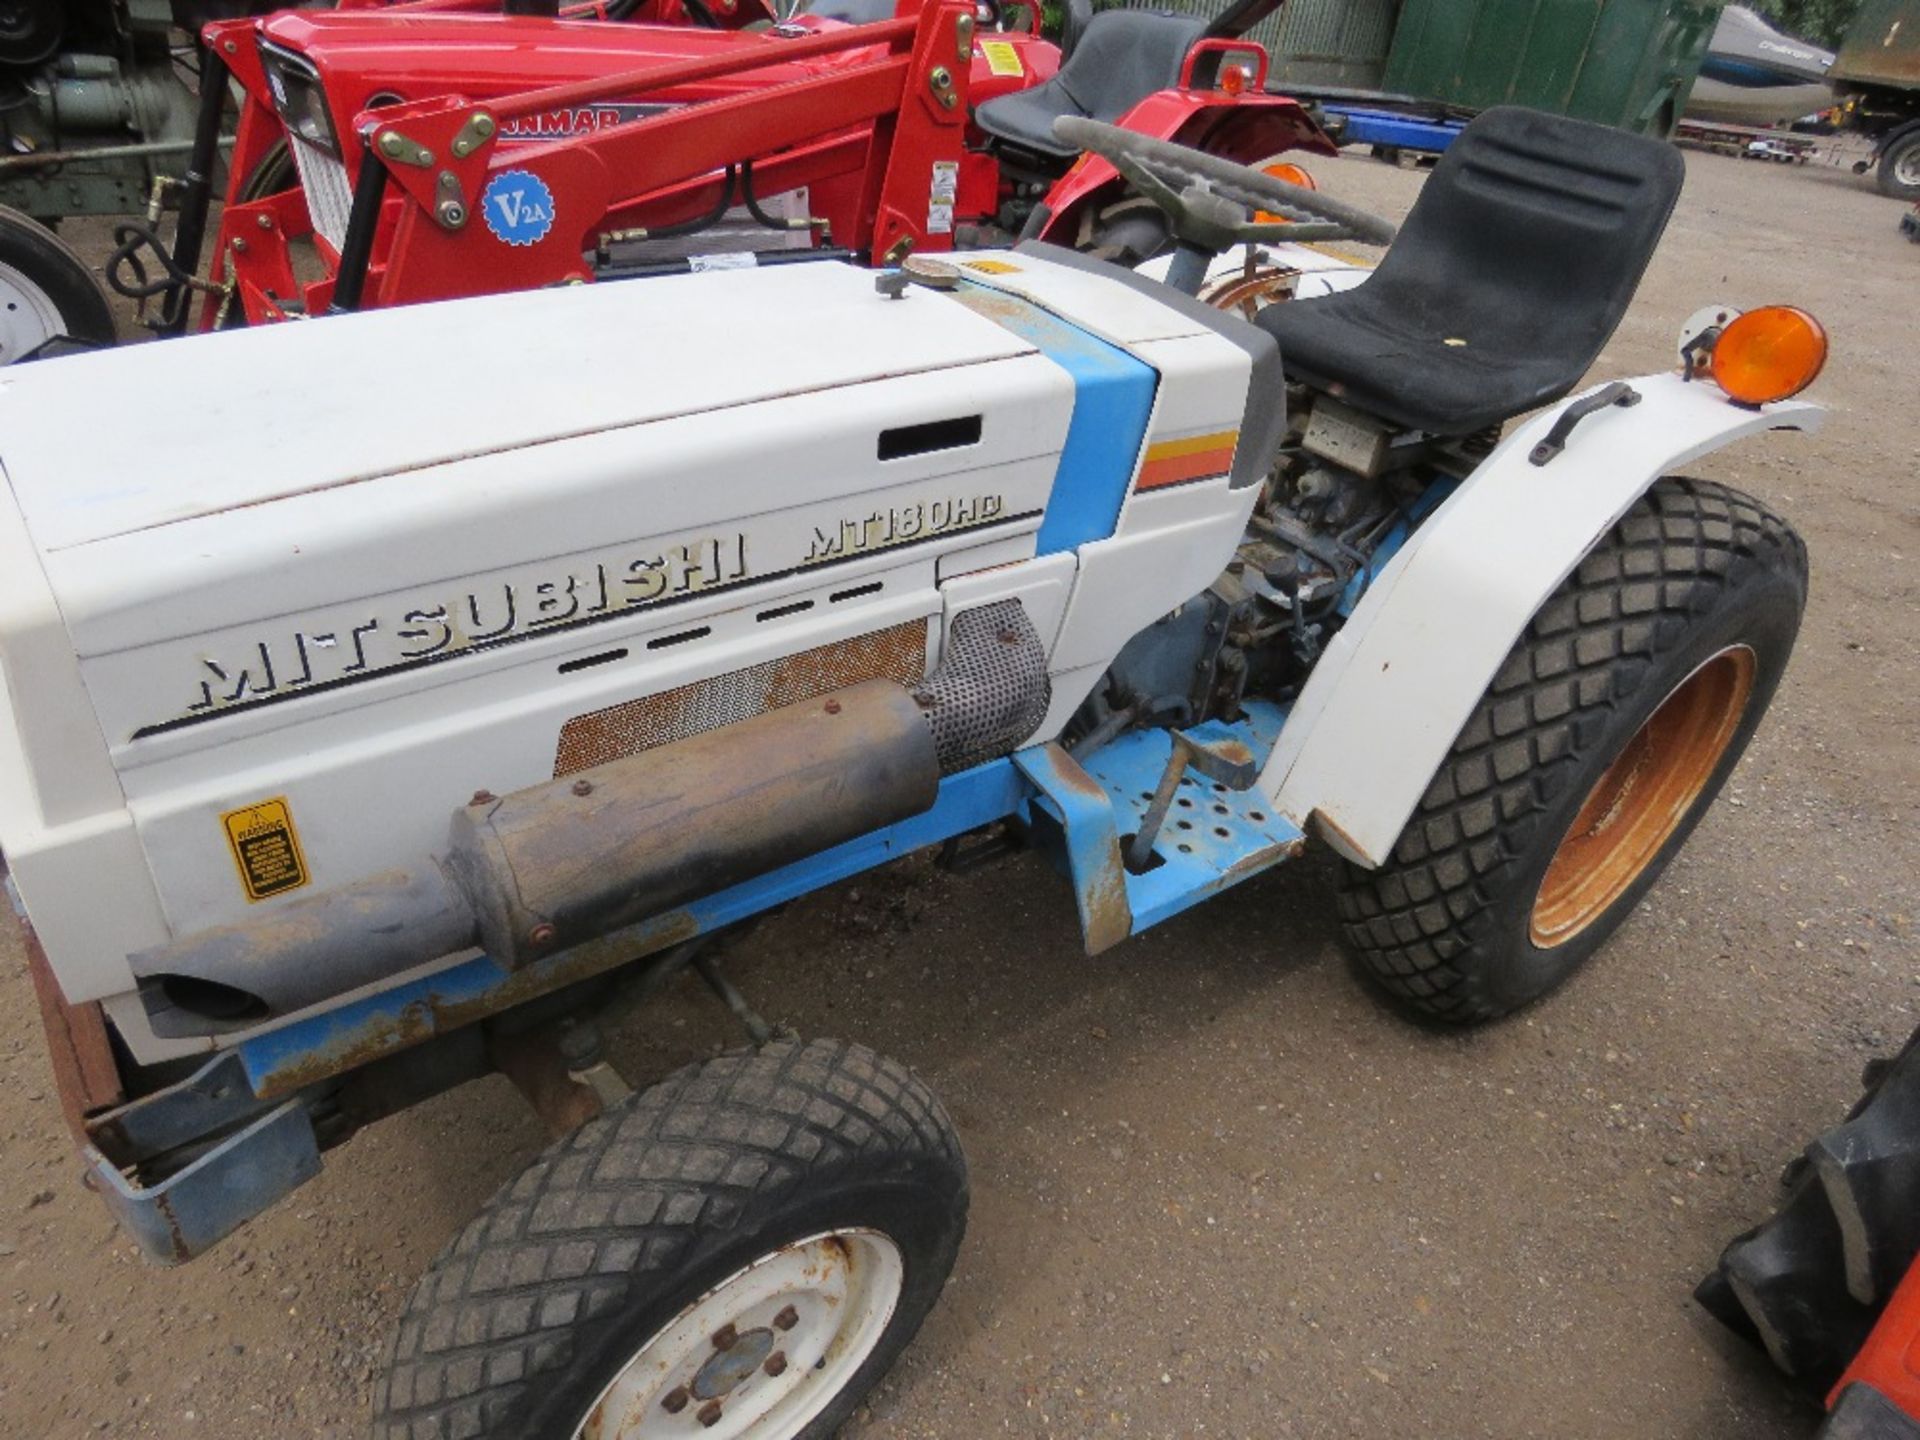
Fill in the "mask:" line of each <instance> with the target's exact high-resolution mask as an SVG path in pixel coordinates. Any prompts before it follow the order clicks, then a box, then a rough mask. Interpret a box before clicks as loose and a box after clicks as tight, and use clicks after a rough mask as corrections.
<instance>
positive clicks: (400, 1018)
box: [255, 910, 700, 1100]
mask: <svg viewBox="0 0 1920 1440" xmlns="http://www.w3.org/2000/svg"><path fill="white" fill-rule="evenodd" d="M699 933H700V922H699V921H698V920H697V919H695V918H694V917H693V916H692V915H690V914H688V913H687V912H686V911H684V910H680V911H674V912H672V913H670V914H667V915H662V916H660V917H658V918H657V919H653V920H647V921H643V922H641V923H640V924H638V925H632V926H628V927H627V928H626V929H623V930H619V931H616V932H615V933H614V934H612V935H607V936H603V937H602V938H600V939H598V940H590V941H588V942H586V943H585V944H582V945H576V946H574V947H573V948H572V949H570V950H566V951H563V952H561V953H560V954H557V955H552V956H548V957H547V958H545V959H543V960H539V961H536V962H535V963H534V964H532V965H528V966H527V967H525V968H524V969H521V970H516V971H513V972H511V974H507V973H506V972H503V980H502V983H501V984H499V985H497V986H494V987H493V988H491V989H489V990H488V991H487V992H486V993H485V994H484V995H482V996H480V997H479V998H477V999H473V1000H462V1001H443V1000H441V999H438V998H437V997H429V998H428V999H427V1000H425V1001H423V1002H420V1003H416V1004H413V1005H408V1006H407V1007H405V1008H404V1009H403V1010H401V1011H400V1012H399V1013H398V1014H397V1015H376V1016H373V1017H371V1018H370V1019H369V1020H368V1021H367V1022H366V1023H365V1024H364V1025H361V1026H359V1027H357V1028H356V1029H354V1030H352V1031H350V1032H348V1033H347V1034H345V1035H342V1036H340V1037H339V1038H338V1039H337V1040H336V1041H335V1042H334V1043H333V1044H331V1045H329V1046H327V1047H326V1048H325V1049H323V1050H316V1051H313V1052H311V1053H309V1054H307V1055H306V1056H304V1057H303V1058H302V1059H301V1060H299V1061H298V1062H296V1063H294V1064H290V1065H285V1066H282V1067H281V1068H280V1069H278V1070H273V1071H270V1072H268V1073H267V1074H265V1075H263V1076H261V1077H260V1081H259V1084H258V1085H257V1086H256V1087H255V1093H256V1094H257V1095H258V1096H259V1097H260V1098H261V1099H262V1100H271V1099H275V1098H278V1097H280V1096H283V1095H290V1094H292V1093H294V1092H295V1091H297V1090H301V1089H304V1088H305V1087H306V1086H308V1085H311V1084H313V1083H314V1082H316V1081H319V1080H326V1079H330V1078H331V1077H333V1076H335V1075H339V1074H342V1073H344V1072H345V1071H348V1070H355V1069H358V1068H359V1067H360V1066H362V1065H365V1064H368V1063H369V1062H371V1061H374V1060H378V1059H381V1058H382V1057H384V1056H387V1055H391V1054H393V1053H394V1052H396V1051H399V1050H405V1049H407V1048H409V1047H411V1046H414V1045H418V1044H420V1043H421V1042H422V1041H425V1040H430V1039H432V1038H433V1037H434V1036H435V1035H438V1034H444V1033H445V1032H446V1031H449V1030H458V1029H459V1028H461V1027H462V1026H464V1025H471V1024H473V1023H474V1022H475V1021H479V1020H484V1019H486V1018H487V1017H488V1016H490V1015H497V1014H499V1013H500V1012H501V1011H502V1010H509V1009H511V1008H512V1007H514V1006H515V1005H520V1004H524V1003H525V1002H526V1001H528V1000H533V999H537V998H538V997H540V996H542V995H545V994H547V993H548V992H549V991H552V990H558V989H561V988H563V987H564V986H567V985H572V984H575V983H576V982H578V981H581V980H589V979H592V978H593V977H594V976H596V975H602V974H605V973H606V972H607V971H609V970H614V969H617V968H619V967H620V966H622V965H627V964H631V963H632V962H634V961H636V960H643V959H645V958H646V957H647V956H649V955H654V954H657V953H658V952H660V951H662V950H665V949H667V948H669V947H670V946H674V945H678V944H680V943H682V942H683V941H687V940H691V939H693V938H694V937H695V936H696V935H698V934H699Z"/></svg>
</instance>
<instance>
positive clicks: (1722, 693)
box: [1340, 478, 1807, 1024]
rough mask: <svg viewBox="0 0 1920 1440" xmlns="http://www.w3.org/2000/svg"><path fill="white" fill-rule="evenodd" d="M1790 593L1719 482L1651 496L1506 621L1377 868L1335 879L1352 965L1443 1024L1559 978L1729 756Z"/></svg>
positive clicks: (1778, 534)
mask: <svg viewBox="0 0 1920 1440" xmlns="http://www.w3.org/2000/svg"><path fill="white" fill-rule="evenodd" d="M1806 593H1807V557H1806V548H1805V546H1804V545H1802V544H1801V541H1800V538H1799V536H1797V535H1796V534H1795V533H1794V532H1793V530H1792V528H1791V527H1790V526H1789V525H1788V524H1787V523H1786V521H1784V520H1782V519H1781V518H1780V517H1779V516H1777V515H1775V514H1774V513H1773V512H1772V511H1770V510H1768V509H1767V508H1766V507H1765V506H1764V505H1762V504H1761V503H1760V502H1759V501H1757V500H1755V499H1753V498H1752V497H1750V496H1747V495H1743V494H1741V493H1740V492H1739V491H1737V490H1730V489H1728V488H1726V487H1725V486H1722V485H1715V484H1711V483H1708V482H1706V481H1700V480H1687V479H1680V478H1668V479H1663V480H1660V481H1658V482H1657V483H1656V484H1655V485H1654V486H1653V488H1652V489H1651V490H1649V491H1648V493H1647V494H1646V495H1645V496H1644V497H1643V498H1642V499H1641V500H1640V501H1639V502H1638V503H1637V504H1636V505H1634V507H1633V508H1632V509H1631V510H1630V511H1628V513H1627V514H1626V515H1625V516H1624V517H1623V518H1622V519H1621V520H1620V522H1619V524H1617V525H1616V526H1614V528H1613V529H1612V530H1611V531H1610V532H1609V533H1608V534H1607V535H1606V536H1605V537H1604V538H1603V539H1602V540H1601V541H1600V542H1599V543H1598V544H1597V545H1596V546H1595V547H1594V548H1593V550H1592V551H1591V552H1589V553H1588V555H1587V556H1586V557H1585V558H1584V559H1583V560H1582V561H1581V562H1580V564H1579V566H1578V567H1577V568H1576V569H1575V570H1574V572H1573V574H1571V575H1570V576H1568V578H1567V579H1566V580H1565V581H1564V582H1563V583H1562V584H1561V586H1560V588H1559V589H1558V590H1557V591H1556V592H1555V593H1554V595H1553V596H1552V598H1551V599H1549V600H1548V601H1547V603H1546V604H1545V605H1543V606H1542V607H1541V608H1540V611H1539V613H1537V614H1536V615H1535V616H1534V617H1533V620H1532V621H1531V622H1530V623H1529V624H1528V626H1527V629H1526V632H1525V633H1524V634H1523V635H1522V636H1521V637H1520V639H1519V640H1518V641H1517V642H1516V643H1515V645H1514V647H1513V649H1512V651H1511V652H1510V653H1509V654H1508V656H1507V658H1506V661H1505V662H1504V663H1503V664H1502V665H1501V667H1500V669H1499V672H1498V673H1497V674H1496V675H1495V677H1494V679H1493V682H1492V684H1491V685H1490V686H1489V687H1488V689H1487V692H1486V694H1485V696H1484V697H1482V699H1481V701H1480V704H1479V706H1478V707H1477V708H1476V709H1475V711H1474V713H1473V715H1472V717H1471V718H1470V719H1469V720H1468V721H1467V724H1466V726H1465V727H1464V728H1463V729H1462V730H1461V732H1460V736H1459V738H1458V739H1457V740H1455V741H1454V744H1453V749H1452V750H1451V752H1450V753H1449V754H1448V756H1447V760H1446V762H1445V763H1444V764H1443V765H1442V766H1441V768H1440V771H1439V773H1438V774H1437V775H1435V776H1434V778H1433V782H1432V784H1431V785H1429V786H1428V788H1427V793H1426V795H1425V796H1424V797H1423V798H1422V799H1421V802H1420V805H1419V807H1418V809H1416V810H1415V812H1414V814H1413V817H1412V818H1411V819H1410V820H1409V821H1408V822H1407V825H1406V828H1405V829H1404V830H1403V831H1402V832H1401V835H1400V838H1399V840H1398V841H1397V842H1395V845H1394V848H1393V853H1392V855H1391V856H1390V858H1389V859H1388V862H1387V863H1386V864H1385V865H1383V866H1381V867H1380V868H1379V869H1378V870H1366V869H1362V868H1361V867H1359V866H1354V865H1348V866H1346V867H1345V874H1344V877H1343V880H1342V884H1341V893H1340V914H1341V919H1342V922H1343V927H1344V929H1345V931H1346V935H1347V938H1348V940H1349V942H1350V943H1351V944H1352V945H1353V946H1354V948H1355V949H1356V950H1357V952H1358V955H1359V959H1360V962H1361V964H1362V966H1363V968H1364V969H1365V971H1366V972H1367V973H1368V974H1369V975H1370V976H1371V977H1372V978H1373V979H1374V980H1375V981H1377V982H1378V984H1379V985H1380V986H1381V988H1383V989H1384V990H1385V991H1386V992H1387V993H1388V994H1389V995H1390V996H1392V997H1393V998H1394V999H1395V1000H1397V1001H1399V1002H1400V1003H1401V1004H1403V1005H1405V1006H1406V1007H1408V1008H1410V1009H1412V1010H1414V1011H1417V1012H1419V1013H1421V1014H1423V1015H1426V1016H1429V1017H1433V1018H1436V1019H1439V1020H1444V1021H1449V1022H1453V1023H1460V1024H1470V1023H1474V1022H1477V1021H1482V1020H1490V1019H1493V1018H1495V1017H1496V1016H1500V1015H1504V1014H1506V1013H1508V1012H1509V1011H1511V1010H1514V1009H1516V1008H1518V1007H1519V1006H1521V1005H1524V1004H1526V1003H1527V1002H1529V1001H1531V1000H1534V999H1536V998H1538V997H1539V996H1541V995H1544V994H1546V993H1547V992H1548V991H1549V990H1551V989H1553V988H1554V987H1555V986H1556V985H1558V984H1560V983H1561V982H1562V981H1563V980H1565V979H1566V978H1567V977H1568V976H1569V975H1571V974H1572V973H1573V972H1574V970H1576V969H1577V968H1579V966H1580V964H1581V963H1582V962H1583V961H1585V960H1586V959H1587V957H1588V956H1589V955H1591V954H1592V953H1593V952H1594V951H1595V950H1597V949H1598V948H1599V947H1600V945H1601V944H1602V943H1604V942H1605V940H1606V939H1607V937H1608V936H1609V935H1610V934H1611V933H1612V932H1613V930H1614V929H1615V928H1616V927H1617V926H1618V925H1619V924H1620V922H1621V921H1622V920H1624V919H1625V918H1626V917H1627V915H1628V914H1629V913H1631V911H1632V909H1633V907H1634V905H1635V904H1636V903H1637V902H1638V901H1639V899H1640V897H1641V896H1642V895H1644V894H1645V893H1646V891H1647V889H1648V888H1649V887H1650V886H1651V885H1652V884H1653V883H1654V881H1655V880H1657V879H1658V878H1659V876H1660V873H1661V871H1662V870H1664V869H1665V868H1666V866H1667V863H1668V861H1670V860H1671V859H1672V858H1673V856H1674V854H1675V853H1676V852H1677V851H1678V850H1679V849H1680V846H1681V845H1682V844H1684V843H1685V841H1686V838H1687V836H1688V834H1689V833H1690V832H1691V831H1692V829H1693V827H1694V825H1695V824H1696V823H1697V822H1698V821H1699V819H1700V817H1701V816H1702V815H1703V814H1704V813H1705V812H1706V809H1707V806H1708V805H1709V804H1710V803H1711V802H1712V800H1713V797H1714V795H1715V794H1716V793H1718V791H1719V789H1720V786H1721V785H1722V783H1723V782H1724V781H1725V780H1726V778H1727V775H1728V773H1729V772H1731V771H1732V769H1733V767H1734V765H1735V763H1736V762H1737V761H1738V760H1739V758H1740V755H1741V752H1742V751H1744V750H1745V749H1746V746H1747V742H1748V740H1749V739H1751V738H1752V735H1753V732H1754V728H1755V727H1756V726H1757V725H1758V724H1759V721H1760V716H1761V715H1762V713H1763V712H1764V711H1765V710H1766V708H1767V703H1768V701H1769V700H1770V699H1771V698H1772V696H1773V691H1774V687H1775V686H1776V685H1777V684H1778V683H1779V681H1780V676H1781V672H1782V671H1784V670H1785V668H1786V664H1787V656H1788V654H1789V652H1790V651H1791V650H1792V648H1793V641H1794V637H1795V635H1796V634H1797V633H1798V630H1799V627H1800V614H1801V611H1802V610H1803V609H1804V608H1805V604H1806Z"/></svg>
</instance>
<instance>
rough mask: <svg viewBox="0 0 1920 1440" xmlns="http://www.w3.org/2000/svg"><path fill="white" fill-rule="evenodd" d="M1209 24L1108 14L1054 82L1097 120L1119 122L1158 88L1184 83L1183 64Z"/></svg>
mask: <svg viewBox="0 0 1920 1440" xmlns="http://www.w3.org/2000/svg"><path fill="white" fill-rule="evenodd" d="M1206 33H1207V22H1206V20H1205V19H1203V18H1199V17H1196V16H1191V15H1171V14H1167V13H1164V12H1160V11H1153V10H1103V11H1101V12H1100V13H1099V14H1098V15H1095V16H1094V17H1093V19H1092V20H1090V21H1089V22H1088V23H1087V28H1086V30H1085V31H1084V32H1083V33H1082V34H1081V36H1080V38H1079V41H1078V43H1076V44H1075V45H1074V47H1073V53H1072V54H1071V55H1069V56H1067V62H1066V64H1064V65H1062V66H1061V67H1060V72H1059V74H1057V75H1056V76H1055V77H1054V83H1055V84H1057V85H1058V86H1059V87H1060V88H1061V89H1062V90H1064V91H1066V93H1067V95H1068V96H1069V97H1070V98H1071V99H1072V100H1073V103H1074V104H1075V105H1077V106H1079V108H1080V111H1081V113H1082V114H1084V115H1086V116H1088V117H1090V118H1091V119H1094V120H1106V121H1113V120H1118V119H1119V118H1120V117H1121V116H1122V115H1124V114H1125V113H1126V112H1127V111H1129V110H1131V109H1132V108H1133V107H1134V106H1135V105H1138V104H1139V103H1140V102H1141V101H1142V100H1144V99H1146V98H1147V96H1149V95H1151V94H1152V93H1153V92H1154V91H1156V90H1165V89H1167V88H1168V87H1170V86H1172V85H1174V84H1176V83H1178V81H1179V79H1180V66H1181V64H1182V62H1184V61H1185V60H1186V58H1187V51H1189V50H1191V49H1192V48H1193V43H1194V41H1196V40H1198V39H1199V38H1200V37H1201V36H1203V35H1205V34H1206Z"/></svg>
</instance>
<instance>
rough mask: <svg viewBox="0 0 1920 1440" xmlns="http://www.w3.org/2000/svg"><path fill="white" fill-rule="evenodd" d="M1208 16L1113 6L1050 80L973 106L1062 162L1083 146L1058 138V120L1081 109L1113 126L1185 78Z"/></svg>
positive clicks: (977, 115) (1025, 144)
mask: <svg viewBox="0 0 1920 1440" xmlns="http://www.w3.org/2000/svg"><path fill="white" fill-rule="evenodd" d="M1206 33H1207V22H1206V21H1205V20H1204V19H1198V18H1195V17H1192V16H1187V15H1170V14H1164V13H1160V12H1156V11H1151V10H1106V11H1102V12H1101V13H1100V14H1098V15H1095V16H1094V17H1093V19H1092V20H1090V21H1088V22H1087V28H1086V30H1085V32H1084V33H1083V34H1082V35H1081V36H1080V38H1079V40H1078V42H1077V43H1076V44H1075V45H1074V47H1073V53H1072V54H1070V55H1068V56H1067V60H1066V63H1065V64H1064V65H1062V66H1061V67H1060V69H1059V71H1058V73H1056V74H1055V75H1054V77H1053V78H1052V79H1051V80H1049V81H1047V83H1046V84H1044V85H1039V86H1036V87H1035V88H1034V89H1032V90H1016V91H1014V92H1013V93H1012V94H1010V95H1002V96H1000V97H998V98H997V99H993V100H989V101H987V102H986V103H985V104H984V105H981V106H979V107H978V108H976V109H975V110H974V112H973V118H974V120H975V121H976V122H977V123H978V124H979V126H980V128H981V129H982V130H984V131H986V132H987V134H989V135H991V136H993V138H994V139H996V140H1003V141H1005V142H1007V143H1008V144H1011V145H1018V146H1019V147H1020V148H1021V149H1023V150H1028V151H1032V152H1034V153H1035V154H1038V155H1043V156H1047V157H1050V158H1052V159H1056V160H1072V159H1074V158H1075V157H1076V156H1077V155H1078V154H1079V153H1080V152H1079V151H1077V150H1075V149H1074V148H1073V147H1072V146H1071V145H1063V144H1062V143H1061V142H1060V141H1058V140H1056V139H1054V137H1053V122H1054V121H1055V120H1057V119H1059V118H1060V117H1061V116H1062V115H1081V116H1085V117H1086V118H1087V119H1090V120H1105V121H1107V122H1108V123H1109V124H1111V123H1112V122H1114V121H1116V120H1118V119H1119V118H1120V117H1121V116H1122V115H1124V114H1126V112H1127V111H1129V110H1131V109H1132V108H1133V107H1134V106H1135V105H1138V104H1139V103H1140V102H1141V101H1142V100H1144V99H1146V98H1147V96H1149V95H1151V94H1153V92H1154V91H1156V90H1165V89H1168V88H1169V87H1171V86H1173V85H1175V84H1177V83H1178V82H1179V79H1180V67H1181V65H1182V64H1184V63H1185V61H1186V58H1187V51H1189V50H1191V49H1192V48H1193V43H1194V41H1196V40H1198V39H1200V37H1201V36H1203V35H1205V34H1206Z"/></svg>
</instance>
